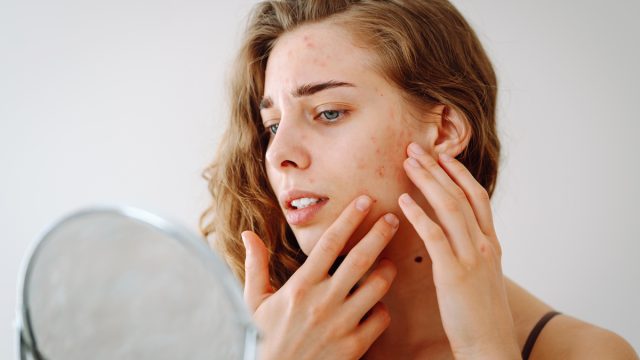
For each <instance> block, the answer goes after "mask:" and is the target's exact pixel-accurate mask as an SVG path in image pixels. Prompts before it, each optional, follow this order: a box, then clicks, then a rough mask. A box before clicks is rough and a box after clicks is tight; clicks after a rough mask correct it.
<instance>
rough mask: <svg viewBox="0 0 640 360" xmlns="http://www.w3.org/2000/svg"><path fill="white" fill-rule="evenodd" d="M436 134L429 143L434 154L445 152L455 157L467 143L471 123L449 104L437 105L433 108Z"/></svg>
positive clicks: (470, 131) (469, 137) (469, 136)
mask: <svg viewBox="0 0 640 360" xmlns="http://www.w3.org/2000/svg"><path fill="white" fill-rule="evenodd" d="M434 112H435V114H434V115H432V116H436V117H437V118H438V119H437V125H438V126H437V131H438V134H437V136H435V140H433V141H434V142H433V144H431V146H432V148H433V151H434V152H435V154H439V153H445V154H447V155H449V156H451V157H456V156H457V155H458V154H460V153H462V151H464V149H465V148H466V147H467V145H469V140H470V139H471V133H472V130H471V125H470V124H469V121H468V120H467V118H466V117H465V116H464V115H463V114H462V113H461V112H459V111H457V110H456V109H455V108H453V107H451V106H449V105H437V106H436V107H435V108H434Z"/></svg>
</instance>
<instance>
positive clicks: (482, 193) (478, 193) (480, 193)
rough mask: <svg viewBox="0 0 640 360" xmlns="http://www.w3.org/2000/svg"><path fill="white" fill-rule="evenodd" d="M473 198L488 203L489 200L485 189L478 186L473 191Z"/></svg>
mask: <svg viewBox="0 0 640 360" xmlns="http://www.w3.org/2000/svg"><path fill="white" fill-rule="evenodd" d="M474 196H475V197H476V198H478V199H480V200H482V201H490V200H491V199H490V198H489V193H488V192H487V189H485V188H484V187H482V186H478V187H477V189H476V190H475V191H474Z"/></svg>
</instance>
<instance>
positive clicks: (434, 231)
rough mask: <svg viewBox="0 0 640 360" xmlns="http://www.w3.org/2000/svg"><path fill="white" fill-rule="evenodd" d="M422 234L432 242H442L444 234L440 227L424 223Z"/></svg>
mask: <svg viewBox="0 0 640 360" xmlns="http://www.w3.org/2000/svg"><path fill="white" fill-rule="evenodd" d="M421 227H422V229H423V230H422V231H421V232H422V233H423V234H425V236H426V237H427V238H428V239H430V240H442V239H443V238H444V237H443V234H442V231H441V230H440V228H439V227H438V226H435V225H431V224H427V223H424V224H422V226H421Z"/></svg>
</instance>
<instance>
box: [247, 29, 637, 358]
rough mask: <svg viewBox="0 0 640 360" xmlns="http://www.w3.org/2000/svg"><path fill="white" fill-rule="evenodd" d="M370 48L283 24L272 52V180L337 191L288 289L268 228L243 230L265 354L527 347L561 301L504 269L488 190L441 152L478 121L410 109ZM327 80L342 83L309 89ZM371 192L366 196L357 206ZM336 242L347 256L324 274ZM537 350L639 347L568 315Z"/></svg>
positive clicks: (306, 237)
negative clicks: (267, 239)
mask: <svg viewBox="0 0 640 360" xmlns="http://www.w3.org/2000/svg"><path fill="white" fill-rule="evenodd" d="M345 54H347V56H345ZM374 56H375V55H374V54H370V53H368V52H367V51H366V49H363V48H362V47H357V46H355V45H354V44H353V42H352V39H351V38H350V36H349V34H348V33H347V32H346V31H345V30H344V29H341V28H337V27H336V26H335V24H332V23H330V22H322V23H317V24H312V25H305V26H302V27H300V28H298V29H296V30H294V31H292V32H290V33H287V34H285V35H283V36H282V37H281V38H280V39H279V40H278V42H277V44H276V45H275V47H274V49H273V50H272V53H271V55H270V58H269V62H268V65H267V72H266V81H265V94H264V95H265V99H268V100H269V101H267V102H266V103H268V104H269V106H266V107H265V108H264V109H263V110H262V112H261V114H262V118H263V122H264V126H265V128H267V129H268V130H269V131H271V132H272V138H271V142H270V145H269V148H268V150H267V154H266V165H267V175H268V178H269V182H270V185H271V187H272V189H273V191H274V193H275V194H276V195H278V196H280V195H281V194H283V193H285V192H286V191H288V190H290V189H292V188H296V187H301V186H302V187H304V190H306V191H313V192H314V193H316V192H317V193H318V194H323V195H326V196H327V198H328V199H329V200H328V201H327V203H326V204H325V205H324V206H323V208H322V209H321V210H320V211H319V212H318V213H317V214H316V215H315V216H314V217H313V219H312V220H309V221H306V222H304V223H298V224H294V225H291V228H292V230H293V232H294V234H295V235H296V238H297V240H298V242H299V244H300V247H301V248H302V250H303V251H304V252H305V253H306V254H307V255H309V260H308V261H307V262H305V264H303V265H302V267H301V268H300V269H299V270H298V271H297V272H296V273H295V274H294V276H293V277H292V278H291V279H290V280H289V281H288V282H287V283H286V284H285V285H284V286H283V287H282V288H281V289H272V288H270V286H269V277H268V268H267V263H268V254H267V253H266V249H265V248H264V245H262V241H261V240H260V239H259V238H258V237H257V236H256V235H255V234H253V233H251V232H245V233H243V239H244V240H245V246H246V247H247V260H246V270H247V283H246V284H245V300H246V302H247V303H248V304H249V307H250V309H251V310H252V311H253V313H254V319H255V320H256V323H257V324H258V326H259V328H260V329H261V330H262V331H263V333H264V334H265V337H264V341H263V343H262V355H263V357H264V358H266V359H276V358H278V359H281V358H292V359H293V358H295V359H316V358H332V359H343V358H345V359H351V358H361V357H364V358H366V359H389V358H399V359H422V358H429V359H451V358H457V359H465V358H467V359H515V358H518V357H519V356H520V351H521V349H522V347H523V346H524V342H525V340H526V337H527V336H528V334H529V332H530V331H531V329H532V328H533V326H534V325H535V323H536V322H537V321H538V320H539V319H540V317H541V316H542V315H544V314H545V313H546V312H547V311H549V310H551V308H550V307H549V306H548V305H546V304H544V303H543V302H542V301H540V300H538V299H536V298H535V297H534V296H533V295H531V294H529V293H528V292H526V291H525V290H524V289H522V288H520V287H519V286H518V285H516V284H515V283H514V282H512V281H510V280H509V279H508V278H506V277H504V275H503V274H502V269H501V262H500V259H501V249H500V244H499V240H498V235H497V234H495V230H494V228H493V221H492V214H491V207H490V203H489V199H488V196H487V194H486V191H485V192H484V193H483V190H484V189H482V187H481V186H480V184H478V183H477V182H476V181H475V179H473V177H472V176H471V175H470V174H469V173H468V171H466V169H464V166H462V164H460V163H459V162H457V161H456V160H452V161H447V160H446V159H444V158H442V157H439V154H445V155H449V156H450V157H451V156H456V155H458V154H459V153H461V152H462V151H463V149H464V148H465V147H466V146H467V145H468V142H469V139H470V136H471V132H470V128H469V124H468V122H467V121H466V120H465V119H464V118H463V117H462V116H461V115H460V114H459V113H458V112H456V110H455V109H453V108H451V107H448V106H445V105H442V104H440V105H437V106H435V107H434V108H433V109H432V110H431V111H429V112H427V113H423V114H418V115H417V116H418V117H419V118H420V119H419V120H421V121H415V120H416V119H415V116H414V115H415V112H412V111H409V107H408V106H407V104H406V102H404V101H403V98H402V96H401V93H400V90H398V89H397V88H396V87H394V86H392V85H391V84H389V83H388V82H387V81H386V80H385V79H384V78H383V77H382V76H380V75H379V74H377V73H375V72H374V71H373V70H372V68H371V67H369V64H371V63H372V62H373V61H375V58H374ZM328 83H332V84H334V85H335V83H343V84H348V85H344V86H343V85H341V86H334V87H325V89H324V90H320V91H315V92H313V91H312V92H308V91H307V92H304V91H299V90H300V89H303V88H304V87H302V88H301V86H302V85H309V84H312V85H313V84H325V85H326V84H328ZM307 88H309V87H307ZM409 144H414V145H411V146H409ZM416 146H417V147H418V148H419V149H421V150H419V151H417V152H416V151H415V148H416ZM354 149H355V150H354ZM412 149H413V150H412ZM411 159H414V160H415V161H416V162H417V163H418V166H413V165H410V162H411ZM363 194H365V195H368V198H369V199H371V200H372V202H371V203H370V204H369V206H368V207H367V210H366V211H365V212H358V211H357V210H354V209H355V204H356V203H357V201H356V200H355V199H356V198H358V197H359V196H361V195H363ZM403 194H407V195H409V197H410V199H413V201H409V202H404V201H403V200H402V199H403V198H406V196H405V195H403ZM282 210H283V212H285V213H286V211H287V208H286V207H285V206H283V209H282ZM388 214H394V215H395V218H396V219H397V220H398V224H397V225H392V224H391V223H393V222H394V221H391V223H390V222H385V221H384V217H385V216H386V215H388ZM338 255H347V256H346V259H345V260H344V262H343V263H342V264H341V266H340V267H339V269H338V270H337V272H336V273H335V274H334V275H333V276H329V275H328V274H327V270H328V268H329V266H330V264H331V263H332V262H333V261H334V260H335V259H336V257H337V256H338ZM416 258H420V259H421V261H420V262H416ZM380 259H387V260H385V261H380ZM356 283H359V284H360V286H359V287H358V288H357V290H355V291H354V292H353V293H352V294H351V293H350V289H352V288H353V286H354V285H355V284H356ZM382 304H384V305H382ZM369 310H372V312H371V314H370V315H369V316H368V317H367V318H366V319H365V320H364V321H359V319H362V316H364V314H365V313H366V312H367V311H369ZM531 358H532V359H543V358H545V359H554V358H558V359H589V358H594V359H596V358H610V359H636V358H637V356H636V355H635V353H634V352H633V349H631V348H630V346H629V345H628V344H627V343H626V342H625V341H624V340H623V339H621V338H620V337H618V336H617V335H615V334H613V333H611V332H608V331H606V330H603V329H599V328H597V327H595V326H593V325H590V324H587V323H584V322H581V321H579V320H577V319H573V318H571V317H570V316H567V315H560V316H557V317H556V318H554V319H552V320H551V321H550V322H549V324H548V325H547V327H545V329H544V331H543V332H542V334H541V336H540V338H539V340H538V342H537V343H536V346H535V348H534V351H533V353H532V356H531Z"/></svg>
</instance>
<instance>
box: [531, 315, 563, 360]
mask: <svg viewBox="0 0 640 360" xmlns="http://www.w3.org/2000/svg"><path fill="white" fill-rule="evenodd" d="M559 314H560V312H558V311H549V312H548V313H546V314H544V316H543V317H542V318H541V319H540V320H538V323H537V324H536V326H534V327H533V330H531V333H530V334H529V337H528V338H527V342H526V343H525V344H524V349H522V360H527V359H529V355H530V354H531V350H533V345H534V344H535V343H536V340H537V339H538V335H540V332H541V331H542V328H544V326H545V325H546V324H547V322H549V320H551V318H552V317H554V316H556V315H559Z"/></svg>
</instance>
